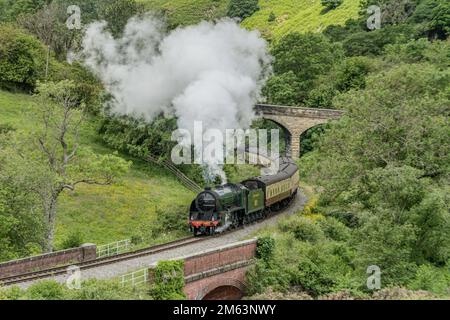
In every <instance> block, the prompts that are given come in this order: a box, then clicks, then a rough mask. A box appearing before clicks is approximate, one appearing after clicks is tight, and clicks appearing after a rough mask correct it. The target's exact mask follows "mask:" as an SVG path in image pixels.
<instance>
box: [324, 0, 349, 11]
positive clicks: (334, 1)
mask: <svg viewBox="0 0 450 320" xmlns="http://www.w3.org/2000/svg"><path fill="white" fill-rule="evenodd" d="M321 2H322V5H323V6H324V7H325V8H326V9H328V10H333V9H336V8H337V7H339V6H340V5H341V4H342V3H343V2H344V0H322V1H321Z"/></svg>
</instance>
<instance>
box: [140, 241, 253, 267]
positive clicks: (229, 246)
mask: <svg viewBox="0 0 450 320" xmlns="http://www.w3.org/2000/svg"><path fill="white" fill-rule="evenodd" d="M257 241H258V238H252V239H249V240H243V241H239V242H234V243H230V244H226V245H223V246H220V247H216V248H212V249H207V250H202V251H199V252H197V253H194V254H188V255H184V256H179V257H175V258H171V259H169V261H173V260H188V259H192V258H197V257H201V256H205V255H209V254H211V253H215V252H221V251H225V250H229V249H235V248H239V247H244V246H246V245H248V244H251V243H256V242H257ZM157 265H158V262H153V263H152V264H150V266H149V267H150V268H155V267H156V266H157Z"/></svg>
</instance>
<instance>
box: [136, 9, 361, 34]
mask: <svg viewBox="0 0 450 320" xmlns="http://www.w3.org/2000/svg"><path fill="white" fill-rule="evenodd" d="M139 1H140V2H142V3H145V5H146V7H147V8H148V9H152V10H156V11H163V12H165V13H166V14H167V17H168V19H169V23H170V24H171V25H172V26H178V25H191V24H196V23H198V22H200V21H202V20H205V19H206V20H212V19H217V18H221V17H224V16H226V14H227V7H228V2H229V1H228V0H139ZM359 2H360V1H359V0H344V3H343V4H342V5H341V6H340V7H338V8H337V9H335V10H330V11H328V12H326V11H325V10H324V7H323V6H322V4H321V1H320V0H278V1H274V0H259V6H260V8H261V9H260V10H259V11H257V12H256V13H254V14H253V15H252V16H251V17H249V18H247V19H245V20H244V21H243V22H242V25H243V26H244V27H246V28H248V29H258V30H260V31H261V33H262V34H263V35H264V36H265V37H266V38H269V39H277V38H279V37H281V36H283V35H285V34H287V33H289V32H294V31H298V32H320V31H321V30H323V29H324V28H326V27H327V26H329V25H342V24H344V23H345V21H347V20H348V19H350V18H353V17H357V15H358V10H359ZM272 12H273V13H274V14H275V17H276V18H275V20H274V21H272V22H270V21H269V16H270V15H271V13H272Z"/></svg>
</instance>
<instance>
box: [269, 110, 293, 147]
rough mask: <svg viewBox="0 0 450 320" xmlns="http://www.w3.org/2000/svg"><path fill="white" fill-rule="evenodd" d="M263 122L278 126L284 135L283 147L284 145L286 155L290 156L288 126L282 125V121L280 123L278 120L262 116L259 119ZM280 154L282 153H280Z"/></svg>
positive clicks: (289, 132)
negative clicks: (267, 121) (266, 121)
mask: <svg viewBox="0 0 450 320" xmlns="http://www.w3.org/2000/svg"><path fill="white" fill-rule="evenodd" d="M261 118H262V119H264V120H269V121H270V122H273V123H275V124H276V125H277V126H279V127H280V128H281V129H282V130H283V133H284V139H285V145H286V150H285V151H286V154H287V155H290V154H291V139H292V138H291V136H292V134H291V131H290V130H289V125H288V124H287V123H284V122H283V121H280V119H277V118H276V117H271V116H262V117H261ZM280 153H282V152H281V151H280Z"/></svg>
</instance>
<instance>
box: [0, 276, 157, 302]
mask: <svg viewBox="0 0 450 320" xmlns="http://www.w3.org/2000/svg"><path fill="white" fill-rule="evenodd" d="M0 300H152V297H151V296H150V295H149V293H148V289H146V288H145V287H142V286H141V287H139V286H138V287H131V286H128V285H125V286H123V285H122V284H121V283H120V282H119V281H117V280H107V281H106V280H87V281H83V282H82V283H81V288H80V289H68V288H67V287H66V285H65V284H60V283H58V282H56V281H53V280H44V281H40V282H37V283H35V284H33V285H31V286H30V287H29V288H27V289H26V290H23V289H20V288H19V287H11V288H8V289H1V288H0Z"/></svg>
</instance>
